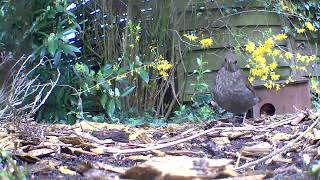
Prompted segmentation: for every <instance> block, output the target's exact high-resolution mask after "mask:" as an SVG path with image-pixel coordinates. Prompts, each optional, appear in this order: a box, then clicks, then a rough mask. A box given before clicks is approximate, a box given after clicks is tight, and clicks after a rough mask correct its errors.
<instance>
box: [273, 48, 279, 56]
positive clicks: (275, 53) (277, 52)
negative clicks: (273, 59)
mask: <svg viewBox="0 0 320 180" xmlns="http://www.w3.org/2000/svg"><path fill="white" fill-rule="evenodd" d="M280 55H281V51H280V50H279V49H275V50H273V51H272V53H271V56H280Z"/></svg>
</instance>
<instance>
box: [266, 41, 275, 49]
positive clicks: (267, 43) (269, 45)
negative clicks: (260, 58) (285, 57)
mask: <svg viewBox="0 0 320 180" xmlns="http://www.w3.org/2000/svg"><path fill="white" fill-rule="evenodd" d="M274 44H275V42H274V41H273V39H272V38H268V39H267V40H266V41H265V42H264V48H265V50H266V51H271V48H273V46H274Z"/></svg>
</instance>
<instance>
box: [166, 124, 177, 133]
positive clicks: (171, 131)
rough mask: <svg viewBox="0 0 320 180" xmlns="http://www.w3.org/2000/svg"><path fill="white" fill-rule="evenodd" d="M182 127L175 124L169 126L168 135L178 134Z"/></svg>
mask: <svg viewBox="0 0 320 180" xmlns="http://www.w3.org/2000/svg"><path fill="white" fill-rule="evenodd" d="M179 127H180V125H179V124H173V123H170V124H168V126H167V128H166V131H167V133H169V134H175V133H177V129H178V128H179Z"/></svg>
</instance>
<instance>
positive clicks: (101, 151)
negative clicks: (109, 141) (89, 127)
mask: <svg viewBox="0 0 320 180" xmlns="http://www.w3.org/2000/svg"><path fill="white" fill-rule="evenodd" d="M105 150H106V148H105V147H96V148H93V149H90V151H91V152H93V153H95V154H96V155H101V154H104V153H105Z"/></svg>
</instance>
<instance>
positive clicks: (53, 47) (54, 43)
mask: <svg viewBox="0 0 320 180" xmlns="http://www.w3.org/2000/svg"><path fill="white" fill-rule="evenodd" d="M58 47H59V40H58V39H57V38H56V35H55V34H54V33H52V34H50V36H49V37H48V51H49V53H50V54H51V56H52V57H54V55H55V53H56V51H57V49H58Z"/></svg>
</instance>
